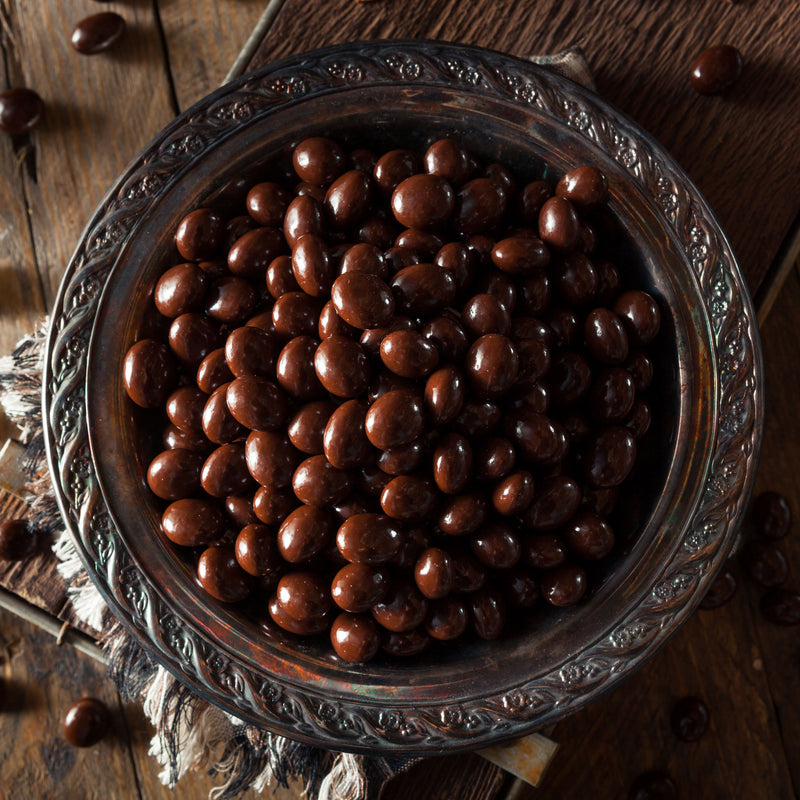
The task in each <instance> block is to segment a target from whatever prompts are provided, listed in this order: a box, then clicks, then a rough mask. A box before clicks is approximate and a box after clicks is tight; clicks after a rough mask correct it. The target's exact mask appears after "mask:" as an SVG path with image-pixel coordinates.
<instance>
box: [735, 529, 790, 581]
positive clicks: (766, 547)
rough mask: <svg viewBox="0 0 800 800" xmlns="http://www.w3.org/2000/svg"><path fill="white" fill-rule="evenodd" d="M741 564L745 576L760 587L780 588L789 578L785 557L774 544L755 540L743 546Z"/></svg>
mask: <svg viewBox="0 0 800 800" xmlns="http://www.w3.org/2000/svg"><path fill="white" fill-rule="evenodd" d="M742 563H743V564H744V566H745V569H746V570H747V574H748V575H749V576H750V577H751V578H752V579H753V580H754V581H755V582H756V583H757V584H759V585H760V586H765V587H767V588H772V587H774V586H780V585H781V584H782V583H783V582H784V581H785V580H786V578H787V577H788V576H789V564H788V562H787V561H786V556H785V555H784V554H783V552H782V551H781V549H780V548H779V547H778V545H777V544H776V543H775V542H770V541H763V540H755V541H752V542H748V543H747V544H746V545H745V548H744V551H743V553H742Z"/></svg>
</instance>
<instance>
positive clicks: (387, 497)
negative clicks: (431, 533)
mask: <svg viewBox="0 0 800 800" xmlns="http://www.w3.org/2000/svg"><path fill="white" fill-rule="evenodd" d="M437 500H438V497H437V492H436V489H435V488H434V486H433V484H432V483H431V482H430V481H429V480H427V479H426V478H420V477H418V476H416V475H398V476H397V477H396V478H392V479H391V480H390V481H389V482H388V483H387V484H386V486H384V488H383V491H382V492H381V508H382V509H383V512H384V513H385V514H387V515H388V516H390V517H392V519H398V520H402V521H404V522H418V521H419V520H423V519H425V518H426V517H427V516H428V515H429V514H431V513H432V512H433V510H434V508H435V506H436V502H437Z"/></svg>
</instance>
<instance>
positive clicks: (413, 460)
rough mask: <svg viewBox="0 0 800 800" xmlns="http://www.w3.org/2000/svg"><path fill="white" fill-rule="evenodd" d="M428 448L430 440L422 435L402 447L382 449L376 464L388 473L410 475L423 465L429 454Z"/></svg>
mask: <svg viewBox="0 0 800 800" xmlns="http://www.w3.org/2000/svg"><path fill="white" fill-rule="evenodd" d="M428 449H429V448H428V442H427V440H426V439H425V437H424V436H422V437H420V438H419V439H415V440H414V441H413V442H409V443H408V444H404V445H401V446H400V447H393V448H391V449H390V450H381V452H380V453H379V454H378V458H377V461H376V464H377V465H378V468H379V469H380V470H381V471H382V472H385V473H386V474H387V475H409V474H411V473H412V472H416V471H417V470H418V469H420V468H421V467H422V466H423V461H424V460H425V459H426V458H427V457H428V455H429V453H428Z"/></svg>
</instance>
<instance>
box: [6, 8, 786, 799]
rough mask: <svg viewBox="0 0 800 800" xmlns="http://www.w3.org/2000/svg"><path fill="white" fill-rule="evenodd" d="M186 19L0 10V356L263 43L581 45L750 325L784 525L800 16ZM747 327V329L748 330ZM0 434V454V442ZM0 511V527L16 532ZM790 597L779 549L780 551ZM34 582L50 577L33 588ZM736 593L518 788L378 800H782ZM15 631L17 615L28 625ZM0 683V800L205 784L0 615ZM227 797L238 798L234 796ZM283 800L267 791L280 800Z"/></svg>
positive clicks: (146, 795)
mask: <svg viewBox="0 0 800 800" xmlns="http://www.w3.org/2000/svg"><path fill="white" fill-rule="evenodd" d="M266 8H267V13H266V14H265V15H264V16H263V17H262V14H263V13H264V11H265V5H264V3H259V2H254V0H192V2H188V0H184V1H183V2H177V1H175V0H173V2H167V1H166V0H159V1H158V2H144V0H129V1H128V2H120V3H113V2H112V3H104V4H103V5H102V6H101V5H99V4H97V3H93V2H90V0H38V2H33V0H0V47H2V51H3V62H2V80H0V84H2V85H3V86H6V85H7V86H18V85H28V86H30V87H32V88H35V89H36V90H37V91H38V92H39V93H40V94H41V96H42V97H43V99H44V101H45V103H46V105H47V112H46V117H45V120H44V122H43V124H42V125H41V126H40V127H39V128H38V129H37V130H36V131H35V132H34V133H33V134H32V135H30V136H25V137H14V138H11V137H8V136H0V173H2V180H0V284H1V285H2V292H1V293H0V353H5V352H9V351H10V350H11V348H12V346H13V344H14V343H15V341H16V340H17V339H18V338H19V337H20V336H21V335H22V334H23V333H25V332H26V331H28V330H30V329H32V328H33V327H34V326H35V325H36V323H37V321H38V320H40V319H41V317H42V316H43V315H44V314H45V313H46V311H47V309H48V308H49V306H50V304H51V303H52V301H53V299H54V296H55V293H56V290H57V286H58V282H59V279H60V277H61V275H62V272H63V270H64V266H65V264H66V263H67V260H68V258H69V255H70V252H71V249H72V247H73V246H74V244H75V242H76V241H77V238H78V236H79V234H80V231H81V228H82V226H83V225H84V223H85V221H86V220H87V219H88V217H89V215H90V213H91V211H92V209H93V208H94V206H95V205H96V203H97V202H98V201H99V199H100V198H101V196H102V194H103V192H104V191H105V189H106V187H107V186H108V185H110V183H111V182H112V181H113V179H114V178H115V177H116V175H117V174H118V173H119V172H120V171H121V170H122V168H123V167H124V166H125V164H126V163H127V161H128V160H129V159H130V158H131V157H132V156H133V155H134V154H135V153H136V152H137V151H138V150H139V149H140V148H141V147H142V146H143V145H144V144H146V143H147V141H148V140H149V139H150V138H151V137H152V136H153V135H154V134H155V133H156V132H157V131H158V130H159V129H160V128H161V127H162V126H163V125H164V124H165V123H167V122H168V121H169V120H170V119H171V118H172V117H173V116H174V115H175V114H176V113H177V112H178V111H180V110H182V109H185V108H187V107H188V106H189V105H190V104H191V103H192V102H194V101H195V100H197V99H199V98H200V97H202V96H203V95H204V94H206V93H207V92H208V91H210V90H211V89H212V88H214V87H215V86H217V85H218V84H219V83H220V82H221V81H222V80H223V78H224V76H225V75H226V73H227V72H228V70H229V68H230V67H231V65H232V64H233V62H234V60H235V59H236V57H237V55H238V54H239V53H240V51H241V50H242V48H243V46H244V45H245V43H246V42H247V41H248V38H249V37H250V35H251V32H252V31H253V30H254V29H255V28H256V26H257V25H258V24H259V21H260V20H261V22H262V35H261V36H260V38H259V39H258V40H257V42H256V44H257V45H258V46H257V47H254V48H251V50H250V51H249V53H248V54H247V57H246V58H245V62H249V64H250V65H251V66H255V65H259V64H262V63H266V62H267V61H269V60H272V59H274V58H277V57H280V56H283V55H287V54H291V53H296V52H300V51H303V50H306V49H309V48H313V47H317V46H322V45H325V44H331V43H335V42H340V41H347V40H355V39H360V38H361V39H363V38H386V37H426V38H439V39H449V40H453V41H461V42H466V43H476V44H482V45H487V46H492V47H494V48H496V49H499V50H504V51H507V52H510V53H513V54H516V55H529V54H532V53H536V52H552V51H555V50H558V49H561V48H563V47H565V46H568V45H573V44H579V45H581V46H582V47H583V49H584V51H585V52H586V55H587V58H588V61H589V63H590V65H591V67H592V68H593V70H594V72H595V75H596V78H597V83H598V87H599V90H600V92H601V93H602V94H603V95H604V96H605V97H606V98H608V99H609V100H610V101H611V102H613V103H614V104H616V105H617V106H619V107H620V108H621V109H622V110H623V111H625V112H626V113H628V114H629V115H630V116H631V117H633V118H634V119H635V120H637V121H638V122H639V123H640V124H641V125H642V126H643V127H645V128H646V129H648V130H649V131H650V132H652V133H653V134H654V135H655V136H656V137H657V138H658V139H660V140H661V142H663V144H664V145H665V146H666V147H667V148H668V149H669V150H670V151H671V152H672V153H673V154H674V155H675V156H676V158H677V159H678V160H679V161H680V162H681V163H682V164H683V165H684V167H685V168H686V169H687V171H688V173H689V174H690V176H691V177H692V178H693V179H694V180H695V181H696V182H697V184H698V185H699V187H700V189H701V191H702V192H703V193H704V194H705V195H706V197H707V198H708V200H709V201H710V203H711V205H712V207H713V208H714V209H715V211H716V213H717V215H718V216H719V218H720V220H721V222H722V224H723V227H724V228H725V229H726V231H727V233H728V235H729V237H730V238H731V241H732V243H733V246H734V249H735V251H736V252H737V254H738V257H739V259H740V262H741V266H742V269H743V272H744V273H745V276H746V278H747V281H748V283H749V286H750V288H751V290H752V292H753V295H754V297H755V299H756V302H757V305H758V307H759V316H760V320H761V323H762V336H763V345H764V354H765V362H766V392H767V420H766V431H765V440H764V448H763V457H762V461H761V467H760V470H759V474H758V479H757V486H756V490H757V491H760V490H762V489H765V488H772V489H777V490H779V491H782V492H783V493H785V494H786V495H787V496H788V497H789V498H790V499H791V500H792V502H793V505H794V506H795V511H796V512H798V513H800V506H798V504H797V502H796V501H797V498H798V497H800V492H798V489H800V477H798V471H797V469H796V463H797V460H798V458H800V436H798V429H797V412H796V403H797V400H798V398H800V377H799V375H798V370H797V368H796V354H797V352H798V350H799V349H800V331H798V326H797V324H796V320H797V319H798V316H800V277H798V270H799V269H800V264H798V263H797V256H798V250H799V249H800V233H799V232H800V218H798V211H799V210H800V178H799V177H798V176H800V147H798V145H797V134H798V131H799V130H800V48H797V46H796V44H797V41H798V40H800V14H798V11H800V6H799V5H798V4H797V3H791V2H785V0H747V1H746V2H744V1H743V2H741V3H729V2H722V0H673V2H671V3H669V4H665V3H655V2H651V1H650V0H647V1H646V2H638V1H637V0H603V2H596V3H591V4H589V3H582V2H580V1H579V0H534V1H533V2H529V3H514V2H508V1H507V0H499V1H497V2H493V3H490V2H488V1H484V0H476V2H473V3H465V2H463V0H461V2H456V0H439V2H436V3H431V2H429V0H404V2H399V0H374V1H373V2H364V3H357V2H354V0H326V2H325V3H324V4H323V3H309V2H307V1H306V2H300V0H271V2H270V3H269V4H268V6H266ZM101 10H114V11H118V12H119V13H121V14H122V15H123V16H124V17H125V18H126V20H127V21H128V32H127V35H126V37H125V39H124V40H123V41H121V42H120V43H119V45H118V46H117V47H115V48H114V49H113V50H112V51H110V52H108V53H107V54H104V55H99V56H94V57H82V56H79V55H77V54H76V53H75V52H74V51H73V50H72V49H71V47H70V44H69V36H70V32H71V30H72V27H73V25H74V24H75V23H76V22H77V21H78V20H79V19H81V18H82V17H84V16H86V15H88V14H91V13H96V12H98V11H101ZM723 41H727V42H730V43H732V44H735V45H737V46H738V47H739V48H740V49H741V50H742V52H743V54H744V58H745V62H746V67H745V73H744V75H743V78H742V80H741V81H740V83H739V84H738V85H737V86H736V87H735V88H734V89H733V90H732V91H731V92H730V93H729V94H728V95H727V96H725V97H722V98H703V97H699V96H697V95H695V94H694V93H693V92H692V91H691V90H690V89H689V87H688V84H687V65H688V63H689V61H690V60H691V57H692V56H694V55H695V54H696V53H698V52H699V51H700V50H702V49H703V48H704V47H705V46H707V45H709V44H712V43H720V42H723ZM768 312H770V313H769V316H767V314H768ZM6 430H7V425H6V424H4V425H3V430H2V431H0V433H5V431H6ZM13 502H14V501H13V500H11V499H9V498H8V497H6V498H5V499H4V500H3V506H2V507H3V508H4V513H6V514H10V513H12V512H13V513H16V509H15V507H14V505H13ZM785 552H786V555H787V556H788V558H789V561H790V564H792V565H793V568H792V574H791V576H790V578H789V585H791V586H793V587H795V589H797V587H798V585H800V574H799V571H800V567H798V565H800V537H799V536H798V535H797V532H796V531H795V532H794V533H793V534H792V536H791V537H790V538H789V539H788V540H787V541H786V543H785ZM26 570H41V571H42V574H52V567H51V566H48V563H47V560H46V559H40V560H37V561H36V562H33V563H32V564H27V565H26V566H25V568H24V569H22V568H19V567H15V568H13V569H8V568H5V569H4V570H2V571H0V584H2V586H4V587H5V590H4V591H5V593H4V595H3V597H5V598H9V597H11V598H14V597H20V598H22V601H23V602H30V603H33V604H35V605H38V606H39V607H40V608H42V609H44V611H45V613H46V615H47V616H46V618H45V619H46V620H50V621H51V625H53V624H54V625H56V626H57V625H58V624H60V623H58V622H52V620H54V619H56V618H62V619H63V618H69V612H68V609H67V607H66V606H65V604H64V595H63V587H61V588H59V587H58V586H57V585H56V584H54V583H53V582H47V583H48V588H46V589H45V588H42V586H41V583H43V582H40V583H39V585H38V588H32V587H31V581H30V580H28V579H26ZM48 570H50V572H49V573H48V572H47V571H48ZM734 570H735V572H736V574H737V577H739V578H740V588H739V591H738V592H737V594H736V596H735V597H734V599H733V601H732V602H731V603H729V604H728V605H727V606H725V607H723V608H721V609H719V610H717V611H713V612H710V611H706V612H702V611H701V612H698V613H696V614H695V615H694V617H693V618H691V619H690V620H689V622H688V623H687V624H686V625H685V626H684V627H683V628H682V629H681V630H680V631H679V632H678V633H677V634H676V635H675V636H674V637H673V639H672V640H671V641H670V642H669V643H668V644H667V646H666V647H665V648H664V649H663V650H662V651H661V652H660V653H659V654H658V655H657V656H656V657H655V658H654V659H653V660H652V661H651V662H650V663H649V664H648V665H647V666H646V667H645V668H644V669H642V670H641V671H640V672H639V673H638V674H637V675H635V676H634V677H632V678H631V679H629V680H628V681H627V682H626V683H625V684H624V685H623V686H622V687H621V688H620V689H618V690H616V691H614V692H613V693H612V694H610V695H608V696H606V697H604V698H603V699H601V700H600V701H598V702H597V703H595V704H594V705H593V706H591V707H590V708H588V709H587V710H585V711H583V712H581V713H579V714H577V715H575V716H573V717H572V718H570V719H568V720H566V721H564V722H563V723H561V724H559V725H558V726H557V727H556V729H555V730H554V731H553V732H552V734H551V735H552V737H553V738H554V739H555V740H556V741H558V742H559V743H560V745H561V747H560V750H559V752H558V754H557V756H556V758H555V760H554V763H553V764H552V766H551V768H550V771H549V773H548V774H547V775H546V776H545V780H544V782H543V784H542V786H541V787H540V789H538V790H534V789H532V788H530V787H525V786H523V785H521V784H519V783H515V782H514V781H513V780H512V779H511V778H510V777H509V776H507V775H506V774H505V773H503V772H502V771H501V770H499V769H498V768H496V767H494V766H492V765H490V764H489V763H488V762H486V761H484V760H483V759H480V758H478V757H477V756H474V755H465V756H452V757H447V758H441V759H434V760H429V761H425V762H423V763H422V764H420V765H419V766H417V767H415V768H414V769H412V771H411V772H410V773H409V774H408V775H405V776H401V777H400V778H398V779H396V780H395V781H394V782H393V783H392V784H391V785H390V787H389V789H388V790H387V792H386V797H389V798H397V799H398V800H399V798H406V797H426V798H432V799H433V800H439V798H441V799H442V800H443V799H444V798H450V797H458V798H468V797H469V798H476V800H477V799H478V798H480V800H512V798H514V800H517V799H518V798H536V797H542V798H553V800H555V799H556V798H558V799H559V800H572V799H573V798H586V797H591V798H598V800H605V798H608V799H609V800H610V799H611V798H620V797H624V796H626V793H627V790H628V786H629V785H630V783H631V781H632V779H633V778H634V777H635V776H636V775H637V774H639V773H640V772H642V771H645V770H648V769H662V770H666V771H668V772H669V773H671V774H672V775H673V776H674V778H675V780H676V782H677V783H678V784H679V786H680V789H681V796H682V797H701V796H702V797H704V798H731V797H741V798H762V797H763V798H790V797H794V796H795V794H796V787H798V786H800V713H799V712H798V701H799V700H800V671H799V670H798V669H797V664H798V651H799V650H800V645H799V644H798V637H797V630H796V629H780V628H777V627H774V626H772V625H770V624H768V623H766V622H765V621H763V620H762V619H761V618H760V616H759V613H758V599H759V596H760V591H759V590H758V589H757V588H756V587H754V586H753V585H752V584H751V583H749V582H748V581H747V580H746V578H745V577H744V575H743V573H742V570H741V568H740V565H735V566H734ZM29 616H30V614H29ZM0 672H2V674H3V675H4V676H5V678H6V681H7V682H8V683H9V685H10V687H11V692H10V693H9V695H10V700H9V701H7V703H6V707H5V708H4V710H3V711H2V712H0V754H2V758H0V800H5V798H9V800H10V799H11V798H26V799H27V798H31V797H41V798H51V797H52V798H83V797H89V796H101V795H104V796H109V797H115V798H123V799H125V798H142V800H151V799H152V798H159V797H185V798H195V797H202V796H204V795H205V794H206V793H207V791H208V790H209V789H210V788H211V787H212V786H213V785H214V781H213V779H209V778H208V777H207V776H205V775H202V774H200V775H196V774H190V775H188V776H187V777H186V778H185V779H184V780H183V781H182V782H181V783H180V785H179V786H178V788H177V789H176V790H175V791H174V792H169V791H168V790H166V789H164V788H163V787H161V785H160V783H159V782H158V778H157V773H158V771H159V769H158V766H157V765H156V764H155V763H154V761H153V760H152V759H150V758H149V757H148V756H147V747H148V739H149V736H150V733H149V731H148V729H147V724H146V722H145V720H144V718H143V715H142V713H141V710H140V709H138V708H137V707H135V706H133V705H131V704H126V703H122V702H121V701H120V700H119V698H118V697H117V696H116V694H115V692H114V689H113V687H112V685H111V683H110V682H109V681H108V679H107V678H106V677H105V676H104V671H103V668H102V665H100V664H98V663H96V662H95V661H94V660H93V659H92V658H90V657H89V656H86V655H84V654H83V653H82V652H80V651H78V650H76V649H73V648H70V647H65V646H62V647H60V648H59V647H58V646H57V645H56V643H55V641H54V640H53V638H52V637H51V636H50V635H49V634H47V633H45V632H43V631H42V630H40V629H38V628H37V627H35V626H33V625H32V624H31V623H30V622H28V621H25V620H22V619H20V618H19V617H18V616H15V615H14V614H12V613H10V612H8V611H6V610H0ZM84 694H95V695H97V696H99V697H102V698H104V699H105V700H106V701H107V702H108V703H109V705H110V706H111V707H112V709H114V711H115V720H116V723H115V731H114V734H115V735H114V736H113V737H111V738H110V739H109V740H107V741H105V742H103V743H101V744H100V745H98V746H97V747H95V748H92V749H90V750H87V751H76V750H73V749H71V748H69V747H68V746H67V745H66V744H65V743H64V742H63V740H62V739H61V736H60V733H59V726H60V721H61V719H62V717H63V714H64V711H65V709H66V707H67V706H68V705H69V703H70V702H72V700H74V699H75V698H77V697H78V696H81V695H84ZM687 694H693V695H699V696H700V697H703V698H704V699H705V700H706V701H707V703H708V705H709V707H710V709H711V714H712V721H711V726H710V730H709V731H708V733H707V735H706V736H705V737H704V738H703V739H701V740H700V741H699V742H696V743H693V744H688V743H683V742H679V741H678V740H677V739H676V738H675V737H674V735H673V734H672V733H671V731H670V728H669V712H670V708H671V706H672V704H673V702H674V701H675V700H676V699H677V698H679V697H682V696H684V695H687ZM247 796H248V797H251V796H254V795H253V794H252V793H249V794H248V795H247ZM298 796H299V794H298V790H297V788H296V787H289V788H288V789H281V790H279V791H278V793H277V797H278V798H280V800H289V798H297V797H298Z"/></svg>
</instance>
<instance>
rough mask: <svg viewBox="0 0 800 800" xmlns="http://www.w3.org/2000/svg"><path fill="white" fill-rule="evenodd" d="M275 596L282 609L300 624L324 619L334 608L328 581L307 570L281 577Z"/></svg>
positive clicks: (292, 572)
mask: <svg viewBox="0 0 800 800" xmlns="http://www.w3.org/2000/svg"><path fill="white" fill-rule="evenodd" d="M275 596H276V598H277V600H278V603H279V604H280V605H281V608H283V610H284V611H285V612H286V613H287V614H288V615H289V616H290V617H292V619H296V620H297V621H298V622H310V621H312V620H316V619H319V618H321V617H324V616H325V615H326V614H328V613H329V612H330V610H331V606H332V601H331V595H330V591H329V584H328V581H327V580H326V579H325V578H324V576H322V575H320V574H319V573H316V572H309V571H306V570H297V571H291V572H287V573H286V574H285V575H283V576H281V579H280V580H279V581H278V587H277V589H276V592H275Z"/></svg>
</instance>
